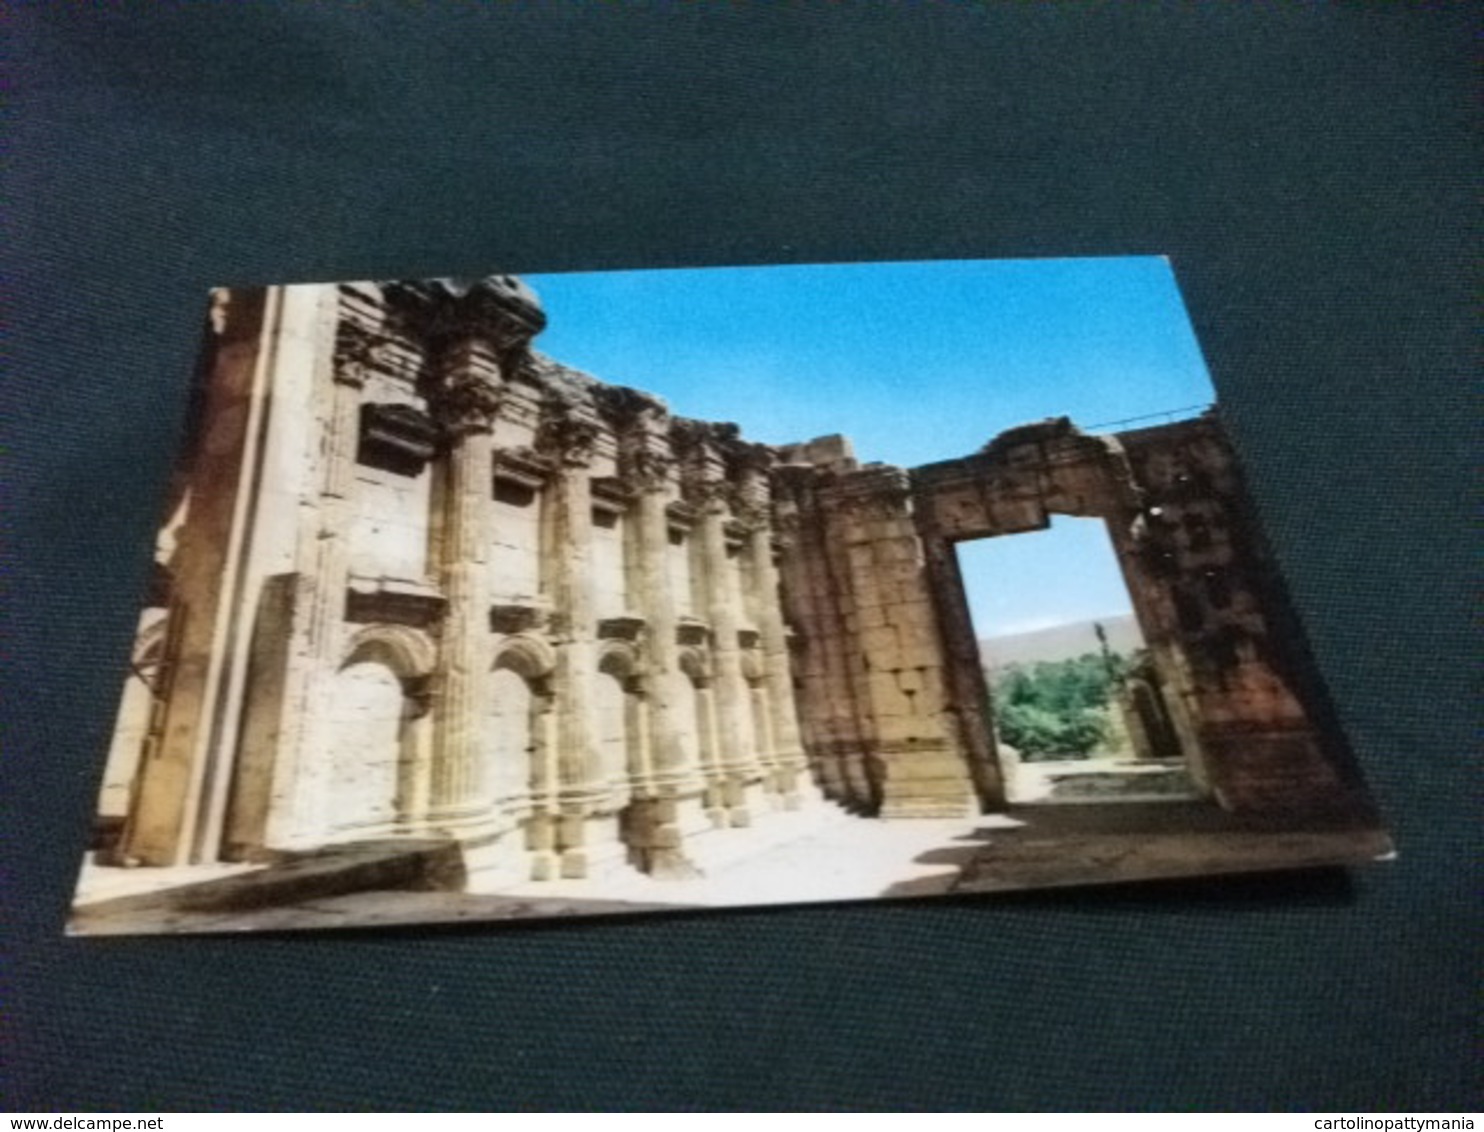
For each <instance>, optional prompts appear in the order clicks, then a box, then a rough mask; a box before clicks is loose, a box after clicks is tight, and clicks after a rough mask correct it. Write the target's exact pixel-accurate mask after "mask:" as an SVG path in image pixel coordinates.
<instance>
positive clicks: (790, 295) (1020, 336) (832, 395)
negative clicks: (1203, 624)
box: [523, 256, 1214, 635]
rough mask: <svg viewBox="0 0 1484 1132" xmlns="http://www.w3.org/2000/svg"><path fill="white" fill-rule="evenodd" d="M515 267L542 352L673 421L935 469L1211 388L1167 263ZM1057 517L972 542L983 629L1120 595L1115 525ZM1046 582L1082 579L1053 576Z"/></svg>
mask: <svg viewBox="0 0 1484 1132" xmlns="http://www.w3.org/2000/svg"><path fill="white" fill-rule="evenodd" d="M523 278H525V279H526V281H527V282H528V283H530V284H531V285H532V286H533V287H535V289H536V291H537V292H538V293H539V295H540V296H541V300H542V304H543V306H544V307H545V308H546V312H547V316H548V319H549V323H548V327H547V329H546V331H545V332H543V333H542V335H541V336H540V337H539V338H538V339H537V341H536V346H537V348H538V349H540V350H542V351H544V352H545V353H547V354H550V355H551V356H552V357H554V358H556V359H558V360H559V361H562V362H564V363H566V364H567V365H570V366H574V367H576V368H578V369H581V370H585V371H587V372H588V373H591V374H592V375H593V376H594V377H597V378H599V379H601V380H603V381H607V382H611V383H614V384H619V385H631V386H634V387H636V388H639V389H644V390H648V391H650V392H653V393H658V394H659V395H660V396H662V397H663V398H664V399H665V400H666V401H667V402H668V403H669V405H670V407H671V409H672V410H673V411H674V412H676V413H677V414H680V415H682V416H689V417H699V418H701V419H704V420H718V421H722V420H725V421H735V422H736V423H737V424H739V425H741V427H742V431H743V434H744V435H745V436H747V437H749V438H750V439H753V440H760V441H764V442H766V443H770V444H781V443H786V442H789V441H794V440H807V439H809V438H810V437H814V436H821V435H824V434H826V433H834V432H840V433H844V434H845V435H847V436H849V437H850V438H851V440H852V441H853V442H854V444H855V450H856V455H857V456H858V457H859V458H860V459H861V460H862V461H870V460H881V461H885V462H887V463H893V464H901V465H905V466H910V465H913V464H924V463H929V462H931V461H933V460H944V459H949V458H951V457H954V456H961V455H964V454H966V453H969V452H972V451H974V450H975V449H977V448H979V447H980V446H982V445H983V444H984V443H985V442H986V441H988V440H989V439H991V438H992V437H994V436H995V435H996V434H998V433H999V432H1001V431H1002V430H1004V429H1006V428H1010V427H1012V426H1014V425H1018V424H1024V423H1026V422H1028V421H1034V420H1039V419H1042V418H1044V417H1049V416H1060V415H1068V416H1070V417H1072V419H1073V420H1074V421H1075V422H1077V423H1078V424H1081V425H1084V426H1092V425H1098V424H1102V423H1105V422H1109V421H1117V420H1122V419H1125V418H1128V417H1137V416H1142V415H1144V414H1148V413H1162V412H1165V411H1167V410H1171V409H1181V408H1187V407H1189V406H1204V405H1206V404H1208V403H1210V402H1211V401H1212V400H1213V399H1214V393H1213V392H1212V389H1211V383H1210V379H1209V377H1208V375H1207V372H1206V368H1205V365H1204V363H1203V361H1202V359H1201V354H1200V349H1199V347H1198V346H1197V344H1196V342H1195V338H1194V335H1193V334H1192V332H1191V329H1190V324H1189V321H1188V319H1187V318H1186V315H1185V309H1184V305H1183V304H1182V302H1181V300H1180V296H1179V291H1178V288H1177V287H1176V284H1175V278H1174V273H1173V271H1172V270H1171V267H1170V265H1169V263H1168V262H1167V261H1166V260H1164V259H1162V258H1159V257H1153V256H1148V257H1130V258H1108V259H1073V260H952V261H942V262H924V263H874V264H832V265H819V266H785V267H746V268H698V269H687V270H679V271H636V272H605V273H591V274H587V273H574V274H562V275H528V276H524V277H523ZM1181 415H1190V414H1188V413H1186V414H1181ZM1063 526H1065V527H1066V529H1067V530H1068V531H1069V532H1071V531H1075V532H1076V533H1070V534H1065V535H1064V534H1062V533H1061V532H1060V530H1057V531H1053V532H1052V533H1051V534H1049V535H1037V536H1020V537H1018V538H1015V539H1013V540H993V542H992V544H987V545H986V546H985V547H976V548H975V552H974V553H973V554H972V555H970V554H966V555H964V556H963V557H964V561H965V567H966V569H965V575H966V576H965V586H966V588H967V590H968V592H969V602H970V607H971V609H972V611H973V613H974V616H975V621H976V625H978V626H979V627H980V629H981V632H982V633H983V634H984V635H990V630H991V628H992V632H996V633H1002V632H1016V631H1020V630H1022V629H1023V628H1025V627H1029V626H1041V625H1048V624H1057V623H1060V622H1062V621H1069V620H1080V619H1082V618H1084V617H1093V616H1102V615H1107V614H1111V613H1116V612H1121V611H1125V610H1126V609H1127V607H1128V599H1127V595H1126V594H1125V593H1124V592H1123V587H1122V583H1121V581H1120V580H1119V579H1118V577H1117V573H1116V568H1113V567H1112V566H1111V558H1110V556H1109V555H1108V554H1107V553H1106V552H1105V549H1104V547H1103V545H1102V544H1101V543H1100V542H1099V538H1105V536H1102V534H1101V532H1100V531H1096V530H1091V531H1084V530H1082V529H1081V528H1080V527H1078V526H1076V525H1063ZM1095 536H1096V537H1095ZM1011 542H1014V543H1017V544H1020V545H1018V546H1017V547H1016V548H1015V549H1014V550H1013V551H1012V550H1011V549H1010V544H1011ZM1000 544H1003V545H1002V546H1001V545H1000ZM990 550H993V551H995V554H994V555H993V556H992V555H991V554H990V553H989V551H990ZM1002 551H1003V553H1005V554H1011V555H1013V560H1012V564H1014V569H1013V573H1015V574H1021V573H1024V574H1026V575H1027V576H1028V578H1029V579H1030V580H1029V581H1028V582H1027V583H1025V584H1024V585H1016V586H1012V589H1014V591H1015V594H1014V599H1013V601H1011V602H1009V604H1008V605H1007V602H1006V600H1005V598H1004V589H1005V586H1004V584H1003V583H1006V582H1009V581H1010V579H1009V576H1008V575H1000V573H999V571H998V569H997V568H995V567H993V565H992V563H993V562H994V561H995V560H996V559H997V558H999V556H1000V553H1001V552H1002ZM1099 552H1103V553H1101V555H1099ZM1099 556H1101V557H1102V558H1104V559H1106V560H1107V561H1106V563H1105V566H1104V568H1103V569H1102V570H1097V569H1095V568H1094V562H1095V560H1096V559H1097V558H1098V557H1099ZM971 559H972V560H973V562H974V563H976V565H974V566H973V567H972V568H970V560H971ZM981 559H982V560H984V562H986V563H989V565H986V566H984V567H983V568H980V566H979V565H977V563H978V562H979V561H980V560H981ZM1022 559H1027V560H1028V562H1022V561H1021V560H1022ZM1038 566H1039V568H1038ZM1110 571H1111V572H1110ZM1052 576H1055V577H1057V578H1058V579H1060V578H1063V577H1065V578H1067V579H1069V581H1070V582H1071V584H1070V585H1067V584H1057V585H1048V584H1044V583H1045V581H1047V580H1049V579H1050V578H1051V577H1052ZM1037 579H1040V580H1041V581H1039V582H1038V581H1037Z"/></svg>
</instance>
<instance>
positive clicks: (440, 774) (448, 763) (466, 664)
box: [430, 340, 501, 827]
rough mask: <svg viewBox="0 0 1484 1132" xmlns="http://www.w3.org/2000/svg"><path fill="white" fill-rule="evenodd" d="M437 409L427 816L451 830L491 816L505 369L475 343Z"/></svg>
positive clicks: (456, 355) (452, 359)
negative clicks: (498, 419) (486, 775)
mask: <svg viewBox="0 0 1484 1132" xmlns="http://www.w3.org/2000/svg"><path fill="white" fill-rule="evenodd" d="M443 364H444V366H445V373H444V384H443V387H442V389H441V390H440V391H439V395H438V397H437V399H436V402H435V405H434V408H435V411H436V412H437V413H438V415H439V417H440V418H441V421H442V424H443V427H444V430H445V435H446V437H447V443H448V454H447V457H446V459H445V464H444V474H445V481H444V498H443V546H442V562H441V573H442V583H443V596H444V598H445V599H446V600H447V602H448V614H447V617H446V619H445V621H444V624H443V642H442V649H441V653H440V657H439V671H438V694H439V703H438V713H437V722H436V743H435V749H434V755H433V781H432V791H431V792H432V798H431V812H430V818H431V819H432V820H433V821H435V822H438V823H440V824H443V825H452V826H454V827H461V826H466V825H468V824H471V823H477V822H478V820H479V819H480V818H481V817H484V816H486V815H485V814H484V813H483V812H482V807H483V806H484V803H485V802H486V800H487V799H486V797H485V796H486V794H487V793H488V792H487V791H486V790H485V789H484V783H483V781H482V779H483V768H482V766H481V762H480V750H479V733H480V728H481V726H482V725H483V721H484V718H485V714H486V713H485V699H486V694H487V691H488V683H489V666H490V656H489V605H490V603H489V593H488V575H489V568H488V565H487V562H488V555H489V545H490V513H491V510H492V499H491V491H492V487H493V484H494V438H493V429H494V418H495V412H496V410H497V409H498V408H499V401H500V385H501V375H500V365H499V361H498V359H497V358H496V357H495V356H494V354H493V352H492V351H491V350H490V349H489V348H488V347H487V346H486V345H485V344H484V343H482V342H480V341H478V340H468V341H465V342H463V343H461V344H459V345H458V346H457V347H456V348H454V349H453V350H452V351H450V352H449V353H448V354H447V355H446V356H445V358H444V362H443Z"/></svg>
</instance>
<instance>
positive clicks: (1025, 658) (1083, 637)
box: [979, 614, 1143, 669]
mask: <svg viewBox="0 0 1484 1132" xmlns="http://www.w3.org/2000/svg"><path fill="white" fill-rule="evenodd" d="M1099 624H1100V625H1102V627H1103V630H1104V631H1105V632H1106V633H1107V634H1108V647H1109V648H1110V649H1112V650H1113V651H1114V652H1116V653H1122V654H1125V655H1127V654H1128V653H1131V652H1133V651H1134V650H1136V649H1139V648H1142V647H1143V638H1142V637H1141V636H1140V634H1139V624H1138V622H1137V621H1135V620H1134V618H1133V615H1132V614H1121V615H1119V616H1116V617H1099V618H1097V619H1096V620H1094V621H1073V622H1069V623H1068V624H1066V625H1053V626H1052V627H1051V628H1049V629H1036V630H1035V631H1033V632H1030V633H1013V634H1010V635H1009V636H1004V637H989V638H981V639H980V641H979V653H980V655H981V656H983V657H984V666H985V668H989V669H994V668H1001V667H1003V666H1005V665H1007V664H1035V663H1036V662H1037V661H1042V660H1069V659H1071V658H1072V657H1078V656H1081V655H1082V654H1083V653H1088V652H1097V651H1098V649H1099V647H1100V646H1099V645H1098V638H1097V633H1096V631H1095V630H1094V629H1093V626H1094V625H1099Z"/></svg>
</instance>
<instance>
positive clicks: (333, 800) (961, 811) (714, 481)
mask: <svg viewBox="0 0 1484 1132" xmlns="http://www.w3.org/2000/svg"><path fill="white" fill-rule="evenodd" d="M546 317H547V316H546V313H545V312H544V311H543V310H542V308H541V306H540V304H539V302H538V300H537V297H536V296H535V294H534V293H533V292H532V291H531V290H530V289H529V288H528V287H526V286H525V285H524V284H523V283H522V282H521V281H520V280H519V279H516V278H514V277H512V276H492V277H490V278H487V279H482V280H473V281H459V280H435V281H431V282H419V283H364V284H347V285H338V286H337V285H314V286H296V287H274V288H266V289H231V290H223V291H220V292H217V293H216V294H215V296H214V301H213V306H212V311H211V327H210V334H209V336H208V347H207V350H206V354H205V356H204V358H203V361H202V364H201V366H200V370H199V380H200V383H201V389H200V405H201V421H200V429H199V433H198V435H197V436H196V437H195V438H194V439H193V442H192V443H190V444H188V445H187V447H186V448H185V450H184V451H183V452H182V454H181V456H180V459H179V466H178V468H177V469H176V475H175V476H174V480H173V482H174V483H175V484H176V485H177V487H178V490H177V491H176V492H175V493H174V496H173V498H172V501H171V507H170V513H169V517H168V519H167V522H166V524H165V531H164V533H163V534H162V537H161V539H160V542H159V552H158V556H157V557H158V570H157V573H158V581H159V584H157V585H156V586H154V587H153V588H152V593H151V597H150V601H149V608H147V609H146V610H145V611H144V613H143V616H142V617H141V620H140V627H141V637H140V641H139V644H138V646H137V648H136V650H135V656H136V658H137V660H138V665H137V669H138V673H139V675H138V676H137V678H136V679H135V680H134V681H133V682H132V683H131V687H130V689H129V692H128V694H127V695H126V696H125V698H124V702H123V705H122V707H121V712H120V719H119V726H118V731H117V735H116V739H115V743H114V747H113V750H112V751H111V753H110V758H109V764H108V770H107V773H106V778H105V783H104V790H103V804H102V816H103V817H104V818H106V819H108V823H107V836H106V838H105V840H106V846H105V848H104V850H103V851H102V853H101V856H100V860H103V861H105V862H111V863H114V864H119V865H146V866H149V865H155V866H180V865H187V864H192V863H209V862H219V861H243V862H251V861H260V860H269V859H273V858H274V857H275V855H278V854H282V853H285V852H304V851H313V850H317V849H320V848H322V847H326V846H335V845H342V844H346V843H353V842H367V843H370V842H382V841H385V840H386V839H388V838H392V839H397V838H408V839H411V840H417V839H427V838H441V839H448V840H451V841H452V842H453V843H455V844H457V845H458V846H459V847H460V849H461V852H462V853H463V855H464V858H465V860H466V861H468V862H469V863H470V865H471V867H479V868H485V869H488V870H492V871H493V872H494V873H496V874H499V875H502V876H508V877H509V878H511V879H512V880H513V881H520V882H526V881H536V882H540V881H560V880H573V879H580V878H584V877H591V876H596V875H603V874H605V873H607V872H609V871H611V870H623V869H635V870H639V871H642V872H645V873H648V874H649V875H651V876H654V877H660V878H664V877H669V878H676V879H686V878H692V877H694V875H695V861H694V857H695V856H696V854H695V853H694V852H693V846H695V845H696V844H697V839H698V838H702V837H705V836H706V835H707V834H708V833H709V832H711V831H713V830H733V831H736V830H746V831H749V832H751V831H757V832H758V834H759V836H765V835H766V830H767V828H768V826H769V822H770V821H774V822H783V821H786V822H787V823H791V824H790V826H789V827H790V828H791V829H795V831H796V827H797V821H798V820H800V818H799V814H798V813H793V814H792V815H791V816H790V817H788V818H787V819H783V818H781V817H780V816H779V815H780V813H781V812H782V811H796V812H802V813H804V814H807V813H809V812H810V811H817V810H819V809H820V808H821V807H824V806H826V805H827V804H833V805H834V806H836V807H839V808H843V809H845V810H848V811H850V812H852V813H854V814H857V815H861V816H866V817H871V818H879V819H898V818H904V819H905V818H939V819H941V818H963V817H967V816H970V815H972V814H974V813H977V812H979V811H982V810H995V809H998V808H1001V807H1002V806H1003V804H1004V789H1003V777H1004V776H1003V774H1002V772H1001V769H1000V765H999V756H998V752H997V749H996V743H995V738H994V728H993V720H992V719H991V718H990V713H989V706H988V696H987V691H986V689H985V687H984V679H983V675H982V671H981V667H980V663H979V657H978V651H977V644H976V642H975V640H974V634H973V632H972V627H971V626H970V625H969V623H968V616H967V608H966V605H965V602H964V598H963V586H962V580H961V578H960V577H959V575H958V566H957V561H956V556H955V554H954V551H953V545H954V543H955V542H956V541H958V540H961V539H965V538H979V537H991V536H996V535H1006V534H1013V533H1015V532H1017V531H1024V530H1033V529H1038V528H1039V527H1042V526H1044V525H1045V524H1046V522H1047V521H1048V515H1049V514H1051V513H1056V512H1060V513H1066V514H1076V515H1095V516H1100V517H1102V518H1103V519H1104V520H1105V521H1106V522H1107V523H1108V526H1109V532H1110V535H1111V536H1112V539H1113V543H1114V546H1115V548H1116V550H1117V552H1118V555H1119V560H1120V562H1121V563H1122V565H1123V568H1124V572H1125V576H1126V579H1127V581H1128V585H1129V589H1130V592H1131V594H1132V597H1133V602H1134V606H1135V609H1136V612H1137V614H1138V618H1139V621H1140V625H1141V627H1142V629H1143V632H1144V636H1145V638H1146V640H1147V641H1148V642H1149V645H1150V651H1151V657H1152V660H1151V663H1152V666H1153V667H1152V669H1151V671H1150V675H1149V679H1148V687H1147V689H1145V692H1146V698H1147V697H1150V696H1155V695H1158V696H1159V697H1161V698H1162V702H1161V704H1160V705H1158V707H1159V713H1160V714H1159V719H1160V721H1161V724H1162V726H1164V728H1165V730H1166V731H1167V732H1169V734H1170V736H1171V737H1170V738H1168V739H1167V741H1166V745H1167V746H1168V747H1169V748H1170V749H1171V750H1172V751H1175V750H1178V753H1179V754H1180V755H1181V756H1182V757H1183V758H1185V759H1186V760H1187V762H1188V764H1189V766H1190V770H1191V775H1192V777H1193V778H1194V780H1195V781H1197V782H1198V783H1199V784H1200V785H1201V788H1202V789H1203V790H1204V791H1205V792H1206V794H1207V795H1208V796H1209V797H1210V798H1211V800H1212V801H1213V802H1214V803H1216V804H1219V805H1221V806H1224V807H1228V808H1232V809H1259V810H1261V809H1273V808H1282V807H1289V808H1292V807H1303V806H1309V805H1313V804H1317V803H1316V800H1322V799H1323V798H1325V797H1329V796H1332V795H1333V794H1334V793H1335V792H1336V791H1339V790H1343V789H1344V788H1345V787H1346V783H1347V781H1348V780H1347V779H1346V776H1345V771H1344V770H1343V768H1342V766H1341V762H1342V760H1337V759H1336V757H1335V754H1334V752H1333V751H1331V750H1329V749H1328V748H1326V746H1325V743H1324V742H1323V741H1322V740H1321V739H1320V738H1319V736H1318V734H1317V731H1316V729H1315V728H1314V726H1313V725H1312V721H1311V711H1310V704H1311V702H1312V701H1311V699H1310V698H1309V697H1310V696H1311V692H1310V691H1309V690H1308V689H1307V686H1306V685H1305V683H1304V680H1303V678H1302V677H1303V664H1302V661H1301V659H1300V657H1299V655H1298V653H1297V652H1296V651H1295V648H1293V647H1291V646H1292V644H1293V642H1294V640H1295V639H1296V638H1295V636H1294V631H1293V630H1292V627H1291V625H1290V624H1289V623H1288V622H1287V621H1285V620H1284V618H1283V616H1282V615H1281V610H1280V606H1281V600H1280V598H1279V597H1278V596H1275V591H1274V588H1273V584H1272V577H1273V575H1272V571H1271V568H1270V560H1269V559H1268V558H1267V556H1266V552H1265V551H1264V549H1263V546H1262V543H1261V539H1260V537H1259V536H1258V534H1257V533H1256V527H1255V524H1254V523H1253V522H1252V520H1251V516H1250V514H1248V513H1247V511H1246V510H1245V509H1244V508H1245V497H1244V495H1243V494H1242V492H1241V488H1240V478H1239V476H1238V474H1237V471H1236V468H1235V462H1234V460H1233V458H1232V455H1231V452H1230V450H1229V448H1228V447H1227V446H1226V444H1225V441H1224V439H1223V438H1222V436H1221V432H1220V429H1219V426H1218V425H1217V423H1216V422H1215V421H1214V419H1210V418H1202V419H1201V420H1198V421H1187V422H1180V423H1178V424H1176V425H1170V426H1165V427H1163V428H1158V429H1148V430H1143V431H1141V432H1138V433H1129V434H1124V435H1122V436H1120V437H1090V436H1085V435H1083V434H1082V433H1080V432H1078V431H1077V430H1076V429H1074V428H1072V427H1071V425H1070V424H1069V423H1067V422H1065V421H1060V422H1048V423H1046V424H1042V425H1033V426H1027V427H1025V428H1022V429H1016V430H1012V431H1011V432H1009V433H1006V434H1003V435H1002V436H1000V437H998V438H996V439H995V440H994V441H992V442H991V443H990V444H988V445H987V446H986V447H985V448H984V449H983V450H982V451H981V452H979V453H976V454H973V455H971V456H968V457H964V458H961V459H958V460H950V461H946V462H944V463H941V464H933V465H929V466H926V467H923V468H917V469H912V470H910V471H909V470H905V469H900V468H893V467H887V466H883V465H879V464H866V465H862V464H860V463H859V462H858V461H857V460H856V459H855V456H854V453H853V452H852V450H851V447H850V444H849V442H848V441H846V440H845V439H844V438H842V437H823V438H818V439H815V440H811V441H807V442H804V443H800V444H795V445H788V446H783V447H769V446H765V445H760V444H755V443H752V442H750V441H748V440H746V439H745V438H744V437H743V435H742V433H741V431H740V430H739V428H738V427H737V426H736V425H732V424H725V423H713V422H705V421H697V420H691V419H688V418H685V417H683V416H679V415H677V414H676V413H675V412H673V411H672V409H671V408H670V406H668V405H667V404H666V403H665V402H664V401H662V400H661V399H660V398H658V397H656V396H654V395H652V394H649V393H645V392H642V391H639V390H635V389H629V388H624V387H619V386H613V385H607V384H604V383H602V382H600V381H598V380H596V379H594V378H592V377H589V376H588V375H586V374H582V373H579V372H577V371H575V370H572V369H570V368H568V367H566V366H563V365H561V364H560V363H559V362H557V361H554V360H552V359H550V358H547V357H545V356H543V355H542V354H541V353H539V352H538V351H537V350H536V349H534V347H533V342H534V340H535V339H536V338H537V336H538V335H539V334H540V332H541V331H542V329H543V328H544V326H545V324H546ZM1275 610H1279V612H1275ZM1151 710H1152V709H1151ZM125 799H127V801H125ZM120 819H121V821H120Z"/></svg>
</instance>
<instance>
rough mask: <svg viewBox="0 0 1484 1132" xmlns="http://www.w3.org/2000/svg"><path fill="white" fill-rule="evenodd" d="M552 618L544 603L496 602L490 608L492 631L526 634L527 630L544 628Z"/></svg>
mask: <svg viewBox="0 0 1484 1132" xmlns="http://www.w3.org/2000/svg"><path fill="white" fill-rule="evenodd" d="M550 616H551V610H550V609H549V608H548V607H547V605H546V604H545V603H544V602H538V601H511V602H495V603H494V604H492V605H491V606H490V612H489V622H490V631H491V632H494V633H524V632H525V631H526V630H527V629H540V628H544V627H545V625H546V623H547V621H548V620H549V618H550Z"/></svg>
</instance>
